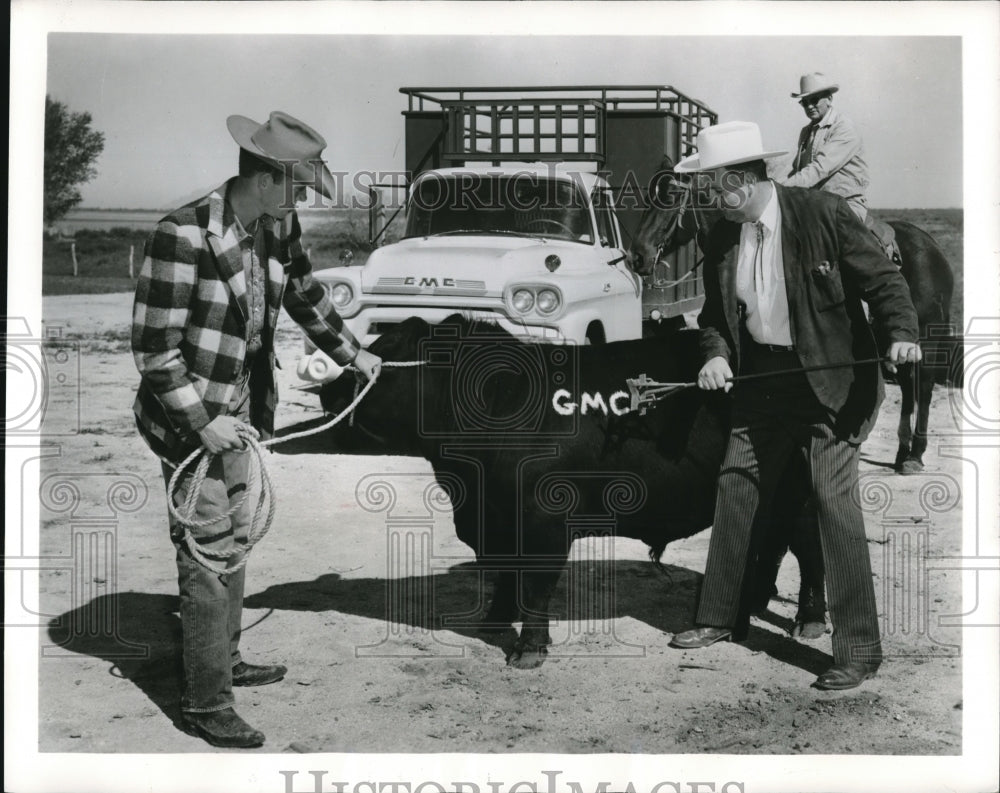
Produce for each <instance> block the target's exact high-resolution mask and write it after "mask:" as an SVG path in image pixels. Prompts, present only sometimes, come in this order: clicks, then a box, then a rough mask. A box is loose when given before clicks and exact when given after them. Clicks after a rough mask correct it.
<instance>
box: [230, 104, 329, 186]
mask: <svg viewBox="0 0 1000 793" xmlns="http://www.w3.org/2000/svg"><path fill="white" fill-rule="evenodd" d="M226 126H227V127H228V128H229V134H230V135H232V136H233V139H234V140H235V141H236V142H237V143H238V144H239V145H240V148H241V149H246V150H247V151H248V152H250V153H251V154H255V155H257V156H258V157H260V158H261V159H264V160H268V161H270V162H272V163H274V164H276V165H277V166H278V167H279V168H281V167H282V164H283V163H286V162H292V163H294V164H293V166H292V175H293V177H294V179H295V181H296V182H299V183H301V184H304V185H307V186H309V187H312V188H313V189H314V190H318V191H319V192H320V193H322V194H323V195H325V196H326V197H327V198H333V192H334V181H333V176H332V175H331V174H330V171H329V169H328V168H327V167H326V163H325V162H323V149H325V148H326V141H325V140H324V139H323V136H322V135H320V134H319V133H318V132H317V131H316V130H314V129H313V128H312V127H310V126H309V125H308V124H304V123H303V122H301V121H299V120H298V119H297V118H294V117H293V116H290V115H288V113H282V112H281V111H280V110H275V111H274V112H273V113H271V117H270V118H269V119H268V120H267V123H266V124H259V123H257V122H256V121H254V120H253V119H249V118H247V117H246V116H230V117H229V118H227V119H226ZM317 166H318V168H317ZM317 176H318V177H319V178H318V179H317Z"/></svg>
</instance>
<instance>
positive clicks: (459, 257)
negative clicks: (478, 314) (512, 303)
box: [361, 236, 595, 296]
mask: <svg viewBox="0 0 1000 793" xmlns="http://www.w3.org/2000/svg"><path fill="white" fill-rule="evenodd" d="M552 254H555V255H557V256H558V257H559V258H560V260H561V261H562V265H561V267H563V268H566V267H567V266H572V265H571V264H570V263H571V262H574V261H576V262H579V261H581V260H590V259H591V258H592V257H594V256H595V251H594V249H593V248H592V247H591V246H589V245H582V244H580V243H574V242H565V241H562V240H542V239H539V238H535V237H531V238H529V237H515V236H502V237H500V236H496V237H471V236H464V237H459V236H451V237H415V238H413V239H408V240H403V241H401V242H397V243H394V244H392V245H386V246H385V247H384V248H379V249H378V250H376V251H374V252H373V253H372V254H371V256H369V257H368V261H367V262H365V264H364V266H363V267H362V268H361V286H362V291H363V292H365V293H368V294H379V293H382V294H387V293H394V294H422V293H435V294H462V295H470V296H472V295H479V296H482V295H486V294H495V293H499V292H501V291H502V290H503V287H504V285H505V284H507V283H508V282H510V281H512V280H518V279H524V278H532V277H540V278H545V277H547V276H548V275H549V270H548V268H547V267H546V266H545V259H546V257H548V256H550V255H552Z"/></svg>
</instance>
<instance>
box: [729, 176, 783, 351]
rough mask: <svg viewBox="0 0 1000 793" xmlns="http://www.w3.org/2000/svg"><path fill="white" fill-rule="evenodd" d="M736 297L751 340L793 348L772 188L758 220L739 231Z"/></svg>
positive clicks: (779, 224)
mask: <svg viewBox="0 0 1000 793" xmlns="http://www.w3.org/2000/svg"><path fill="white" fill-rule="evenodd" d="M758 238H760V240H761V243H760V244H758ZM736 297H737V299H738V300H739V301H740V302H741V303H743V304H744V305H745V306H746V323H747V330H748V331H749V332H750V335H751V336H752V337H753V339H754V341H756V342H758V343H759V344H777V345H781V346H783V347H790V346H792V333H791V330H790V329H789V324H788V295H787V293H786V292H785V269H784V262H783V257H782V255H781V209H780V208H779V206H778V194H777V190H774V189H773V186H772V190H771V199H770V201H768V202H767V206H765V207H764V212H763V213H762V214H761V216H760V219H759V220H758V221H757V222H756V223H753V222H751V223H743V224H742V228H741V229H740V249H739V255H738V257H737V260H736Z"/></svg>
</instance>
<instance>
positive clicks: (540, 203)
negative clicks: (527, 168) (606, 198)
mask: <svg viewBox="0 0 1000 793" xmlns="http://www.w3.org/2000/svg"><path fill="white" fill-rule="evenodd" d="M441 234H512V235H517V236H526V237H547V238H550V239H561V240H573V241H574V242H582V243H586V244H592V243H593V241H594V231H593V228H592V225H591V220H590V212H589V211H588V205H587V201H586V199H585V198H584V195H583V193H582V191H581V190H580V189H579V188H578V187H577V186H576V185H575V184H573V183H572V182H568V181H565V180H560V179H548V178H545V177H541V176H537V175H534V174H517V175H508V176H504V175H500V174H473V173H462V174H455V175H449V176H448V177H441V176H429V177H427V178H425V179H423V180H421V182H420V183H419V184H418V185H417V186H416V188H415V189H414V191H413V194H412V196H411V197H410V205H409V210H408V214H407V220H406V233H405V234H404V235H403V236H404V237H427V236H433V235H441Z"/></svg>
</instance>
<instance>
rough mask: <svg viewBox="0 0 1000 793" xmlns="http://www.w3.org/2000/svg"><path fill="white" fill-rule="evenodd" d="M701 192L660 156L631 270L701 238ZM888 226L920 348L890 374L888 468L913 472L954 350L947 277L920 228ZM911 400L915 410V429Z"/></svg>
mask: <svg viewBox="0 0 1000 793" xmlns="http://www.w3.org/2000/svg"><path fill="white" fill-rule="evenodd" d="M703 199H704V196H700V195H699V194H698V193H697V191H696V189H695V188H693V187H692V186H691V185H690V184H689V183H687V182H684V181H681V180H680V179H679V178H678V177H677V176H676V175H675V174H674V172H673V163H672V162H671V161H670V159H669V158H664V162H663V164H662V166H661V170H660V171H659V172H658V173H657V176H656V178H655V179H654V180H653V182H652V186H651V189H650V194H649V202H648V203H649V208H648V209H647V210H646V212H645V213H644V214H643V216H642V220H641V221H640V223H639V229H638V231H637V232H636V234H635V238H634V239H633V242H632V247H631V250H630V251H629V266H630V267H631V268H632V270H634V271H635V272H636V273H638V274H639V275H644V276H645V275H649V274H651V273H652V272H653V271H654V269H655V268H656V267H663V266H664V264H663V263H662V262H661V259H662V257H664V256H667V255H669V254H670V253H672V252H673V251H675V250H677V249H678V248H679V247H681V246H682V245H685V244H687V243H688V242H690V241H691V240H692V239H696V240H697V242H699V243H701V242H702V241H703V239H704V235H705V234H707V233H708V230H709V229H710V228H711V227H712V225H713V224H714V223H715V221H716V220H718V218H719V217H720V215H719V212H718V210H716V209H712V208H711V207H710V206H709V203H708V201H707V200H703ZM889 225H890V226H892V228H893V230H894V231H895V232H896V245H897V247H898V248H899V252H900V256H901V258H902V266H901V268H900V271H901V273H902V275H903V277H904V278H905V279H906V283H907V284H908V285H909V288H910V298H911V299H912V300H913V306H914V308H915V309H916V311H917V321H918V323H919V328H920V343H921V347H922V348H923V352H924V357H923V360H922V361H921V363H919V364H917V365H916V366H915V367H914V366H913V365H907V366H901V367H899V369H898V371H897V373H896V374H895V378H894V379H895V380H896V382H897V383H898V384H899V387H900V389H901V391H902V408H901V410H900V417H899V426H898V429H897V435H898V438H899V446H898V449H897V451H896V459H895V462H894V467H895V469H896V470H897V471H898V472H899V473H901V474H915V473H919V472H920V471H922V470H923V468H924V464H923V454H924V452H925V451H926V450H927V424H928V418H929V415H930V404H931V393H932V391H933V389H934V384H935V383H944V382H946V381H947V380H948V377H949V375H951V374H954V373H953V372H952V360H953V359H955V358H956V356H955V355H953V352H954V351H955V350H956V349H960V347H956V339H955V336H954V329H953V328H952V326H951V324H950V307H951V299H952V293H953V291H954V276H953V275H952V271H951V266H950V265H949V264H948V260H947V259H946V258H945V255H944V253H943V252H942V251H941V249H940V248H939V247H938V245H937V243H936V242H935V241H934V238H933V237H931V236H930V235H929V234H928V233H927V232H925V231H923V230H922V229H920V228H917V227H916V226H914V225H913V224H912V223H906V222H905V221H901V220H894V221H890V222H889ZM699 247H700V245H699ZM699 264H700V262H699ZM696 266H697V265H696ZM873 329H874V331H875V334H876V338H878V339H879V341H880V346H881V347H883V348H884V347H885V346H886V345H885V343H884V341H885V340H884V338H883V337H882V334H881V333H880V330H879V328H878V327H877V326H875V327H874V328H873ZM914 407H916V411H917V418H916V427H915V428H914V426H913V411H914Z"/></svg>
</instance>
